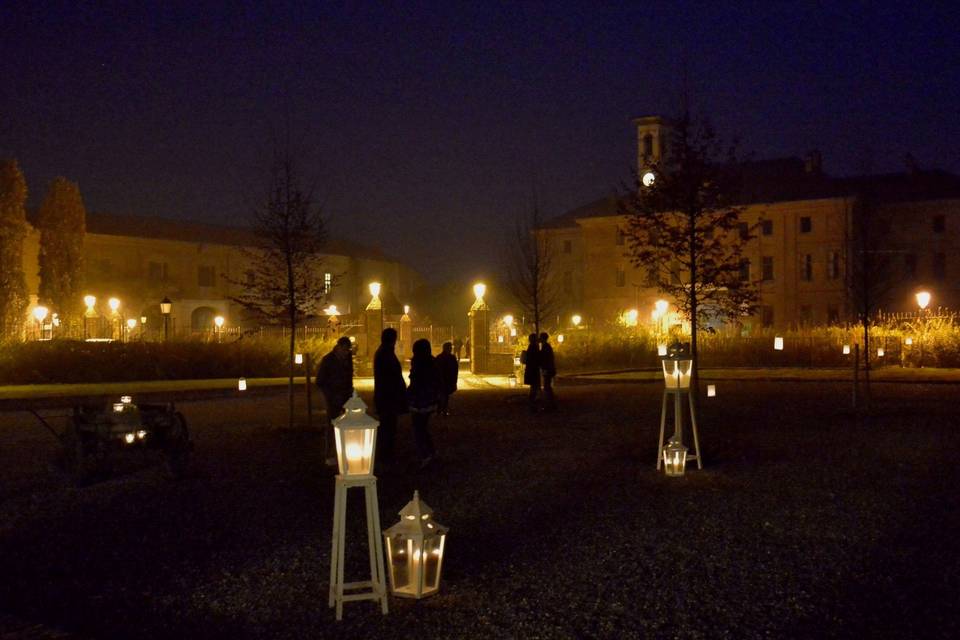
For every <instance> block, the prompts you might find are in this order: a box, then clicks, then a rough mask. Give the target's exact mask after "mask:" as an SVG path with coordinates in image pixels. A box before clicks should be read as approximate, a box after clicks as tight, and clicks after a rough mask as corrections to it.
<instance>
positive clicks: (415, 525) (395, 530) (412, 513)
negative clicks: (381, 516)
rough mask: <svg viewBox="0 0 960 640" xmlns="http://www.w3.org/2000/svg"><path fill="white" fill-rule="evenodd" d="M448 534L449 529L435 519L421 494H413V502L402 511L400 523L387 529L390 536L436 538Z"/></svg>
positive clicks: (416, 492)
mask: <svg viewBox="0 0 960 640" xmlns="http://www.w3.org/2000/svg"><path fill="white" fill-rule="evenodd" d="M446 532H447V527H445V526H443V525H442V524H440V523H439V522H436V521H435V520H434V519H433V509H431V508H430V506H429V505H427V503H426V502H424V501H423V500H421V499H420V492H419V491H414V492H413V500H411V501H410V502H408V503H407V504H406V506H405V507H404V508H403V509H401V510H400V522H398V523H397V524H395V525H393V526H392V527H390V528H389V529H387V530H386V531H385V532H384V533H386V535H388V536H395V535H403V536H407V537H410V536H422V537H428V536H435V535H440V534H443V533H446Z"/></svg>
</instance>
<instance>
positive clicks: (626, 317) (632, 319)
mask: <svg viewBox="0 0 960 640" xmlns="http://www.w3.org/2000/svg"><path fill="white" fill-rule="evenodd" d="M638 317H639V314H638V313H637V310H636V309H630V310H629V311H627V312H626V313H625V314H623V323H624V324H625V325H627V326H628V327H635V326H637V318H638Z"/></svg>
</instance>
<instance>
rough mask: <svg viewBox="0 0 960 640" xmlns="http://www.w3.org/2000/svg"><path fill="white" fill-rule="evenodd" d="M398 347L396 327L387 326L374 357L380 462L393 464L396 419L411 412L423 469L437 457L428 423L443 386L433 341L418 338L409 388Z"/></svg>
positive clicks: (374, 398)
mask: <svg viewBox="0 0 960 640" xmlns="http://www.w3.org/2000/svg"><path fill="white" fill-rule="evenodd" d="M396 347H397V330H396V329H393V328H387V329H384V330H383V333H382V334H381V335H380V346H379V347H378V348H377V352H376V353H375V354H374V356H373V403H374V405H375V407H376V410H377V415H378V416H379V418H380V427H379V430H378V432H377V463H378V464H380V465H391V464H393V462H394V446H395V441H396V435H397V419H398V418H399V417H400V416H401V415H403V414H404V413H408V412H409V413H410V414H411V422H412V423H413V440H414V444H415V445H416V448H417V456H418V457H419V458H420V468H421V469H423V468H426V467H428V466H429V465H430V464H431V463H432V462H433V461H434V459H435V458H436V451H435V449H434V448H433V439H432V438H431V437H430V429H429V426H430V414H432V413H433V412H434V411H437V408H438V406H439V404H440V395H441V391H442V389H443V385H442V381H441V375H440V368H439V367H438V366H437V362H436V358H434V357H433V353H432V350H431V348H430V341H429V340H426V339H423V338H421V339H420V340H417V341H416V342H414V343H413V357H412V358H411V359H410V387H409V388H407V385H406V383H405V382H404V380H403V371H402V368H401V366H400V360H399V359H398V358H397V354H396ZM444 347H445V348H446V345H444ZM451 350H452V345H451Z"/></svg>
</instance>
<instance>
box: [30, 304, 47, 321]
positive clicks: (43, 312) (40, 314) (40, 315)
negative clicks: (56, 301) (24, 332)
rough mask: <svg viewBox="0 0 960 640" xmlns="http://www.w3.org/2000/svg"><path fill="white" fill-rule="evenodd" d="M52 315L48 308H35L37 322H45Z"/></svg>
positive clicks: (34, 313) (34, 314)
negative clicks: (48, 315)
mask: <svg viewBox="0 0 960 640" xmlns="http://www.w3.org/2000/svg"><path fill="white" fill-rule="evenodd" d="M49 313H50V309H47V308H46V307H34V308H33V317H34V318H36V319H37V322H43V321H44V320H46V319H47V314H49Z"/></svg>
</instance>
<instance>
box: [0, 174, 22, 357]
mask: <svg viewBox="0 0 960 640" xmlns="http://www.w3.org/2000/svg"><path fill="white" fill-rule="evenodd" d="M26 201H27V181H26V180H25V179H24V177H23V173H22V172H21V171H20V167H19V166H18V165H17V161H16V160H6V161H3V162H0V337H2V338H3V339H10V338H15V337H18V336H20V335H21V332H22V331H23V322H24V319H25V318H24V314H25V313H26V310H27V305H28V303H29V297H28V295H27V281H26V278H25V277H24V273H23V240H24V238H25V237H26V235H27V214H26V209H25V204H26Z"/></svg>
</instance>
